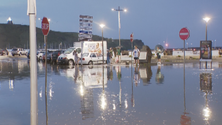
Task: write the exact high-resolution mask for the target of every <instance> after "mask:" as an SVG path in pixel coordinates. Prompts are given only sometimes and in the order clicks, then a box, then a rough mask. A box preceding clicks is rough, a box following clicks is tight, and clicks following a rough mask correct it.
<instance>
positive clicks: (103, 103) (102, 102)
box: [100, 93, 107, 110]
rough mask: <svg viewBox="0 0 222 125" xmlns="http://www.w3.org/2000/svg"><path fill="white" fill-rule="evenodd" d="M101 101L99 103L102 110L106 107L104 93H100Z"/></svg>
mask: <svg viewBox="0 0 222 125" xmlns="http://www.w3.org/2000/svg"><path fill="white" fill-rule="evenodd" d="M100 101H101V102H100V103H101V104H100V107H101V109H102V110H105V109H106V105H107V102H106V101H107V100H106V95H105V94H104V93H102V95H101V100H100Z"/></svg>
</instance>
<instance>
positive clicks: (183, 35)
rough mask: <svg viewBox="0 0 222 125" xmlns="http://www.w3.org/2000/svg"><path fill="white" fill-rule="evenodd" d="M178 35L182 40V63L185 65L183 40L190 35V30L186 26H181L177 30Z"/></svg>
mask: <svg viewBox="0 0 222 125" xmlns="http://www.w3.org/2000/svg"><path fill="white" fill-rule="evenodd" d="M179 36H180V38H181V39H182V40H183V63H184V65H185V40H187V39H188V38H189V37H190V32H189V30H188V29H187V28H182V29H181V30H180V32H179Z"/></svg>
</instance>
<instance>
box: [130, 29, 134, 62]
mask: <svg viewBox="0 0 222 125" xmlns="http://www.w3.org/2000/svg"><path fill="white" fill-rule="evenodd" d="M130 41H131V48H132V52H131V65H132V64H133V61H132V58H133V33H132V34H130Z"/></svg>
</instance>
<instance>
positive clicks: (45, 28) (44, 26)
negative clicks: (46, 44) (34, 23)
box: [42, 17, 49, 36]
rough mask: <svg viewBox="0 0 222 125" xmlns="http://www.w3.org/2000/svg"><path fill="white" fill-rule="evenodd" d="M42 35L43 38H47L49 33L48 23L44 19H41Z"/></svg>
mask: <svg viewBox="0 0 222 125" xmlns="http://www.w3.org/2000/svg"><path fill="white" fill-rule="evenodd" d="M42 33H43V35H44V36H47V35H48V33H49V21H48V19H47V18H46V17H43V19H42Z"/></svg>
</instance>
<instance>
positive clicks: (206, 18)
mask: <svg viewBox="0 0 222 125" xmlns="http://www.w3.org/2000/svg"><path fill="white" fill-rule="evenodd" d="M203 20H204V21H205V22H206V41H207V23H208V21H209V20H210V18H209V17H205V18H203Z"/></svg>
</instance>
